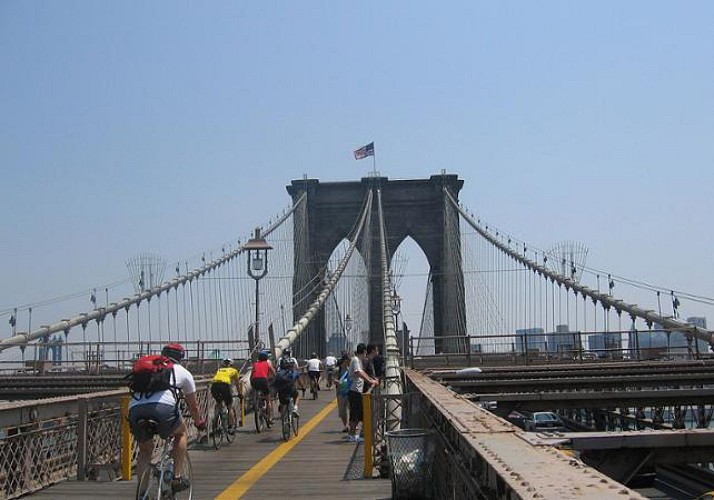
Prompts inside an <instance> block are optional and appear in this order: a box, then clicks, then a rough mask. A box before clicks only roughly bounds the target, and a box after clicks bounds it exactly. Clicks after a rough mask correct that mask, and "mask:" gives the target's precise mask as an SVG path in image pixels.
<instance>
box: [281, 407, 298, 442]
mask: <svg viewBox="0 0 714 500" xmlns="http://www.w3.org/2000/svg"><path fill="white" fill-rule="evenodd" d="M280 422H281V424H282V425H281V427H282V431H283V439H284V440H285V441H288V440H289V439H290V434H291V432H292V433H294V434H295V435H296V436H297V435H298V429H299V428H300V417H299V416H298V415H296V414H295V400H294V399H293V397H292V396H290V398H289V399H288V402H287V404H283V405H281V406H280Z"/></svg>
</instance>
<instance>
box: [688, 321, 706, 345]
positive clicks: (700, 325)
mask: <svg viewBox="0 0 714 500" xmlns="http://www.w3.org/2000/svg"><path fill="white" fill-rule="evenodd" d="M687 323H691V324H692V325H694V326H696V327H697V328H702V329H703V330H706V329H707V318H705V317H703V316H690V317H689V318H687ZM697 347H698V348H699V352H700V353H708V352H709V343H708V342H707V341H706V340H703V339H697V341H696V344H695V345H694V346H693V347H692V348H693V349H695V350H696V349H697ZM695 352H696V351H695Z"/></svg>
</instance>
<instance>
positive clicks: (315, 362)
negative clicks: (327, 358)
mask: <svg viewBox="0 0 714 500" xmlns="http://www.w3.org/2000/svg"><path fill="white" fill-rule="evenodd" d="M307 371H309V372H319V371H320V360H319V359H317V358H312V359H308V360H307Z"/></svg>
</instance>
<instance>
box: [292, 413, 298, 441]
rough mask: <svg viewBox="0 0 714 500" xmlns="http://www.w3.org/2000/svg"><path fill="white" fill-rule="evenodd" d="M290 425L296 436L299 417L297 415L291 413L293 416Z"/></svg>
mask: <svg viewBox="0 0 714 500" xmlns="http://www.w3.org/2000/svg"><path fill="white" fill-rule="evenodd" d="M291 426H292V428H293V434H295V435H296V436H297V435H298V430H299V429H300V417H298V416H297V415H295V414H293V418H292V421H291Z"/></svg>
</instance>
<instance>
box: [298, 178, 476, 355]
mask: <svg viewBox="0 0 714 500" xmlns="http://www.w3.org/2000/svg"><path fill="white" fill-rule="evenodd" d="M462 187H463V180H460V179H459V178H458V176H456V175H453V174H449V175H447V174H442V175H432V176H431V177H430V178H429V179H408V180H389V179H388V178H387V177H364V178H362V179H361V180H360V181H348V182H320V181H319V180H318V179H300V180H293V181H292V183H291V184H290V185H289V186H287V191H288V193H289V194H290V196H291V197H292V199H293V202H296V201H297V200H298V199H299V198H300V196H302V194H303V193H307V200H306V203H305V204H304V205H303V206H302V208H301V209H299V210H297V211H296V212H295V213H294V217H293V224H294V227H295V233H294V246H295V252H294V254H295V257H294V259H295V262H294V264H295V267H294V268H295V274H294V277H293V303H294V304H295V305H294V306H293V318H294V320H297V319H298V318H299V317H300V315H302V313H303V312H304V311H305V310H306V309H307V307H308V306H309V304H311V303H312V302H313V301H314V300H315V299H316V297H317V295H318V293H319V290H320V288H321V287H320V286H319V285H320V280H321V279H322V278H323V276H321V274H320V273H321V270H324V269H325V268H326V266H327V262H328V259H329V258H330V255H331V254H332V252H333V250H334V249H335V247H336V246H337V245H338V244H339V243H340V242H341V241H342V240H343V239H344V238H346V237H348V236H349V234H350V232H351V231H352V230H353V228H354V226H355V223H356V221H357V218H358V216H359V214H360V211H361V210H362V208H363V205H364V201H365V199H366V196H367V192H368V191H369V190H370V189H372V188H378V189H381V191H382V210H383V213H384V221H385V226H386V233H387V251H388V256H387V258H388V259H389V262H391V260H392V257H393V255H394V252H395V251H396V250H397V248H398V247H399V244H400V243H401V242H402V241H403V240H404V239H405V238H406V237H407V236H409V237H411V238H412V239H413V240H414V241H415V242H416V243H417V245H419V247H420V248H421V249H422V251H423V252H424V255H425V256H426V259H427V262H428V263H429V268H430V271H431V275H432V287H433V298H434V300H433V303H434V334H435V336H437V337H444V336H459V337H463V336H464V335H465V334H466V331H465V330H466V311H465V303H464V280H463V269H462V265H461V246H460V241H461V238H460V233H459V221H458V217H459V214H458V212H457V211H456V210H453V209H451V207H450V206H449V201H448V200H447V198H446V195H445V193H444V190H448V191H449V192H450V193H451V195H452V196H453V197H454V198H455V199H457V200H458V194H459V191H460V190H461V188H462ZM375 200H376V197H375ZM369 224H370V225H369V228H368V229H369V230H368V231H367V233H366V236H365V237H363V238H362V239H361V241H359V242H358V248H359V251H360V254H361V255H362V256H363V257H364V258H365V260H366V262H367V272H368V276H369V278H368V279H369V293H368V297H369V298H368V300H369V316H370V317H369V330H370V341H371V342H375V343H381V342H382V341H383V338H384V335H383V326H382V325H383V321H382V314H383V313H382V304H381V297H382V282H381V278H380V250H379V225H378V224H379V217H378V213H377V205H376V203H374V204H373V208H372V214H371V217H370V219H369ZM447 228H449V230H447ZM435 347H436V350H437V352H459V351H463V350H464V349H465V348H466V346H465V343H464V342H462V341H458V342H457V341H446V340H444V341H440V340H439V339H438V338H437V340H436V343H435ZM325 349H326V331H325V315H324V312H322V311H321V312H320V313H319V314H318V315H317V316H316V318H315V319H314V320H313V321H312V323H311V324H310V326H309V327H308V329H307V330H306V331H305V332H304V333H303V336H302V338H300V339H298V341H297V343H296V354H297V355H298V356H300V357H304V356H307V355H309V354H310V352H311V351H312V350H316V351H317V353H318V355H319V356H324V355H325V354H326V353H325Z"/></svg>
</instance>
